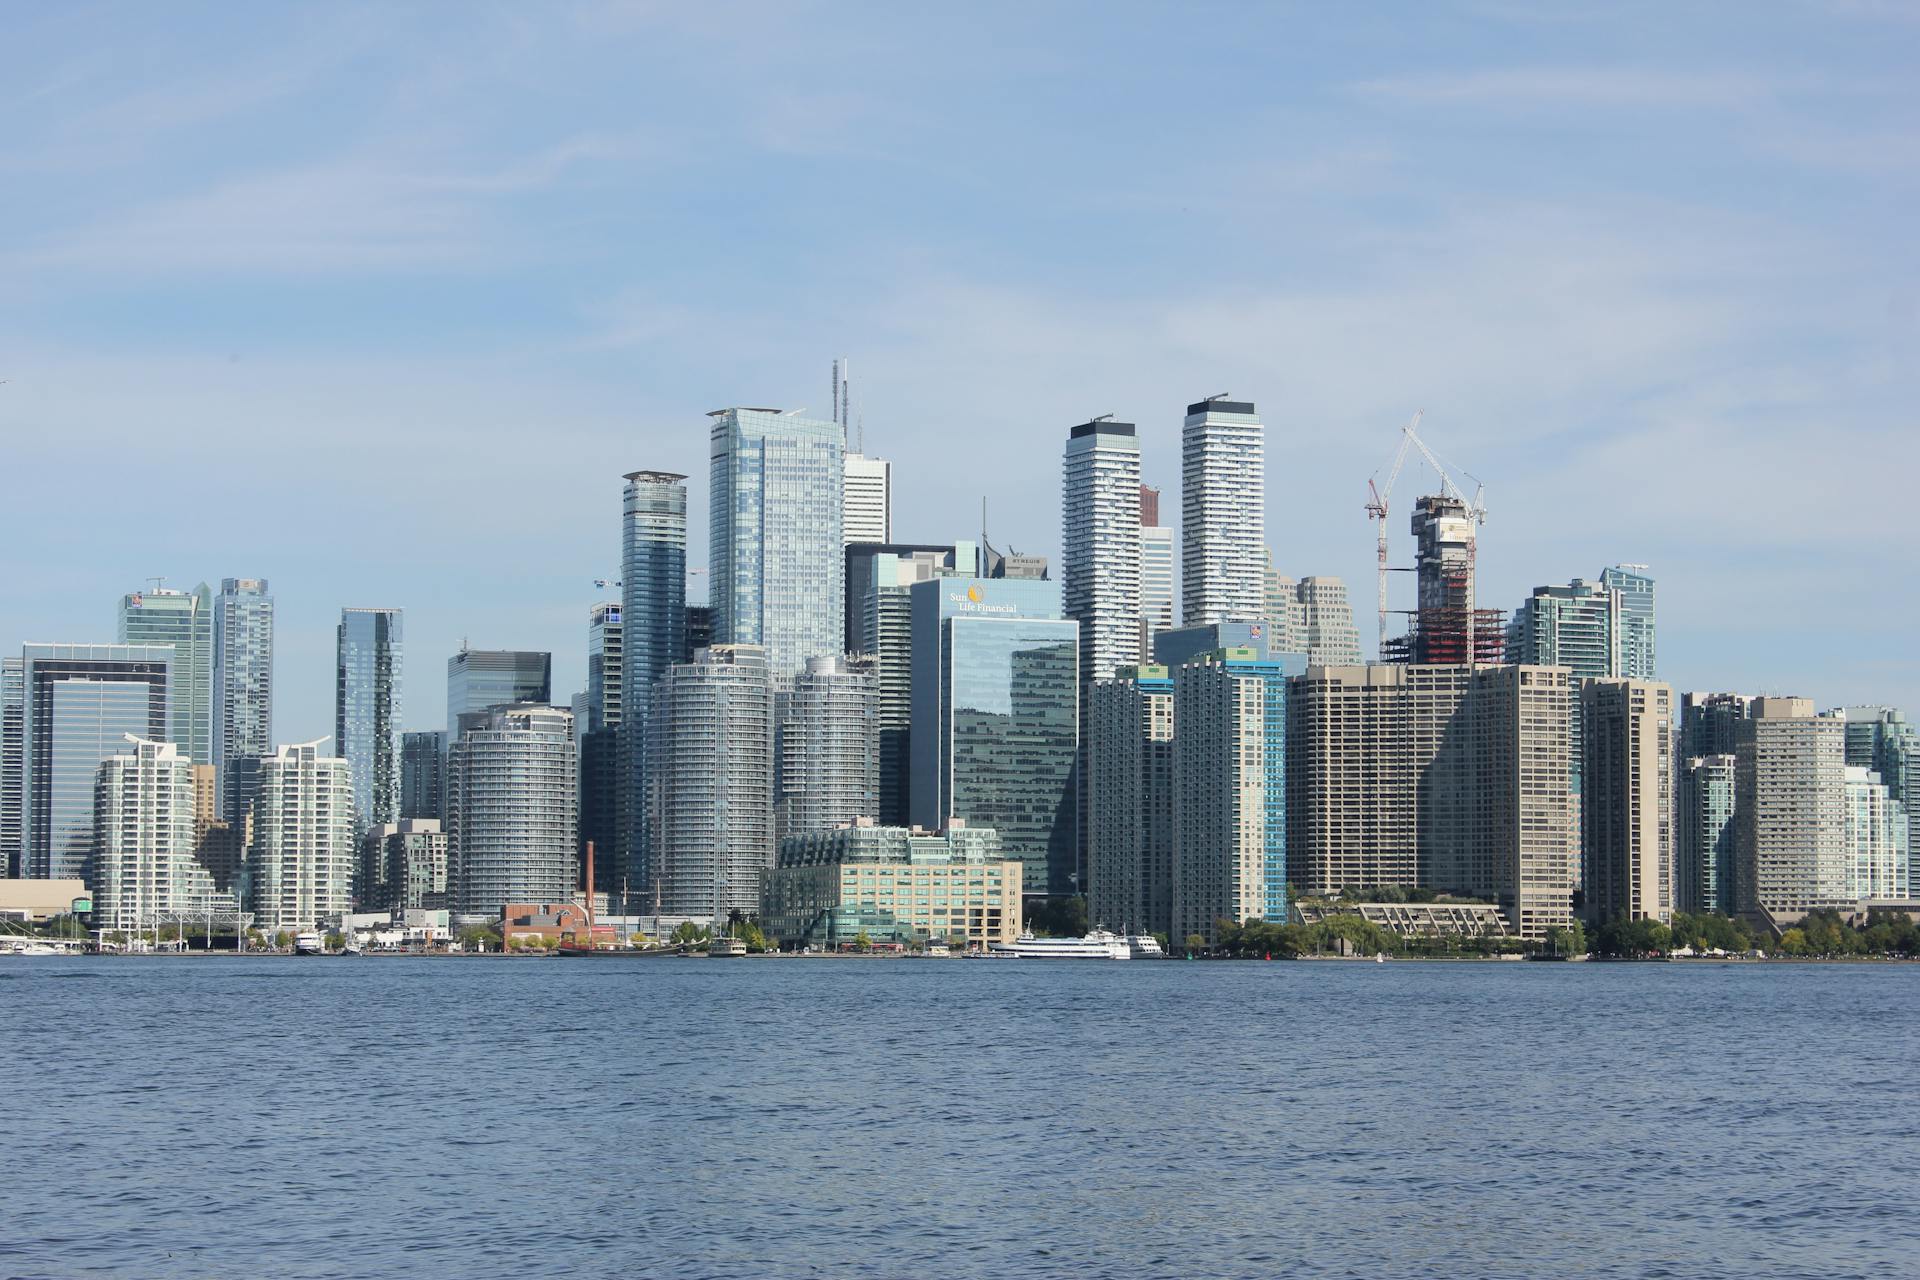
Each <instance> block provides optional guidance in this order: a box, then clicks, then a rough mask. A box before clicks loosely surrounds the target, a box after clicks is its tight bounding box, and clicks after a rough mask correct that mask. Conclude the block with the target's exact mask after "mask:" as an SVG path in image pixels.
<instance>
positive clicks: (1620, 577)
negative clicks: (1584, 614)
mask: <svg viewBox="0 0 1920 1280" xmlns="http://www.w3.org/2000/svg"><path fill="white" fill-rule="evenodd" d="M1600 585H1601V586H1603V587H1609V588H1611V589H1612V590H1614V591H1617V592H1619V593H1620V670H1619V671H1617V672H1615V674H1616V675H1620V676H1625V677H1626V678H1628V679H1630V680H1656V679H1658V678H1659V677H1658V676H1656V675H1655V674H1654V667H1655V666H1656V662H1655V658H1656V657H1657V654H1656V651H1655V645H1654V620H1653V595H1654V591H1653V575H1652V574H1651V573H1649V572H1647V566H1646V565H1643V564H1617V565H1614V566H1613V567H1612V568H1611V569H1605V570H1602V571H1601V574H1600Z"/></svg>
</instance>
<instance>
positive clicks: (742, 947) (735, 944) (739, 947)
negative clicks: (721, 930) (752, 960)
mask: <svg viewBox="0 0 1920 1280" xmlns="http://www.w3.org/2000/svg"><path fill="white" fill-rule="evenodd" d="M745 954H747V944H746V940H745V939H743V938H715V939H714V940H713V941H711V942H709V943H708V944H707V957H708V958H709V959H713V960H717V959H719V958H720V957H722V956H743V955H745Z"/></svg>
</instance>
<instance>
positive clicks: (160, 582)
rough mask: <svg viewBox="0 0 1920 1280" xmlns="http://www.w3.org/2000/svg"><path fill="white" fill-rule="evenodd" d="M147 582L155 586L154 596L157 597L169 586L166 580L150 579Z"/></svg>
mask: <svg viewBox="0 0 1920 1280" xmlns="http://www.w3.org/2000/svg"><path fill="white" fill-rule="evenodd" d="M147 581H148V582H151V583H152V584H153V594H155V595H159V594H160V592H161V591H162V589H164V588H165V587H166V585H167V580H166V579H165V578H148V579H147Z"/></svg>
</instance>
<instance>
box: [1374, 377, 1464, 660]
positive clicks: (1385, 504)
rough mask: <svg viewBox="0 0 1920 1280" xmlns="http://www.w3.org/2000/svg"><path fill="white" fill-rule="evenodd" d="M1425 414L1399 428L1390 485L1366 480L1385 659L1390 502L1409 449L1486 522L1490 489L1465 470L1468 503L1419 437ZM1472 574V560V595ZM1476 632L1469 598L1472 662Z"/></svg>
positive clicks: (1448, 493)
mask: <svg viewBox="0 0 1920 1280" xmlns="http://www.w3.org/2000/svg"><path fill="white" fill-rule="evenodd" d="M1425 414H1426V410H1425V409H1420V410H1416V411H1415V413H1414V415H1413V417H1412V419H1410V420H1409V421H1408V423H1407V425H1406V426H1404V427H1402V428H1400V448H1399V449H1398V450H1396V451H1395V453H1394V455H1393V465H1392V466H1391V467H1390V468H1388V470H1387V483H1386V484H1385V485H1383V486H1376V485H1375V484H1374V482H1373V477H1372V476H1369V477H1368V478H1367V495H1368V496H1367V515H1368V516H1369V517H1370V518H1372V519H1375V520H1378V521H1379V522H1380V529H1379V537H1378V542H1377V546H1376V555H1377V558H1378V575H1379V609H1380V653H1381V655H1382V657H1383V658H1384V656H1385V654H1386V649H1387V572H1388V569H1387V516H1388V514H1389V512H1390V507H1389V499H1390V498H1391V497H1392V496H1393V483H1394V481H1396V480H1398V479H1399V478H1400V470H1401V468H1402V467H1403V466H1405V465H1406V461H1407V450H1408V448H1409V447H1411V448H1414V449H1418V450H1419V451H1420V456H1421V457H1422V458H1424V459H1425V460H1426V463H1427V465H1428V466H1430V467H1432V468H1433V470H1434V474H1436V475H1438V476H1439V477H1440V494H1441V496H1442V497H1449V498H1453V499H1454V500H1456V501H1457V502H1459V503H1460V505H1461V506H1463V507H1465V508H1467V515H1468V516H1469V517H1470V518H1471V519H1472V520H1473V522H1474V523H1475V524H1485V523H1486V522H1487V503H1486V492H1487V487H1486V486H1485V485H1484V484H1481V483H1480V482H1479V480H1477V479H1475V477H1473V476H1472V475H1470V474H1469V473H1467V472H1465V471H1462V472H1461V473H1460V474H1461V475H1464V476H1466V477H1467V478H1468V479H1469V480H1473V482H1474V486H1475V487H1474V494H1473V498H1472V499H1471V500H1469V499H1468V498H1467V495H1466V494H1465V493H1464V492H1462V491H1461V488H1460V486H1459V485H1457V484H1455V483H1454V480H1453V476H1452V475H1451V474H1449V473H1448V471H1447V468H1446V466H1445V465H1444V464H1443V463H1442V462H1441V461H1440V459H1439V457H1438V456H1437V455H1436V454H1435V453H1434V452H1433V450H1432V449H1430V448H1428V447H1427V442H1426V441H1425V440H1422V439H1421V438H1420V419H1421V418H1422V417H1424V416H1425ZM1374 474H1375V475H1378V474H1379V473H1378V472H1375V473H1374ZM1468 554H1469V556H1471V555H1472V554H1473V549H1472V548H1471V547H1470V549H1469V552H1468ZM1473 572H1474V565H1473V562H1472V560H1471V559H1469V561H1468V564H1467V580H1468V583H1469V586H1468V591H1469V593H1471V591H1472V586H1471V584H1472V581H1473ZM1473 631H1474V619H1473V603H1472V601H1471V599H1469V602H1468V605H1467V647H1468V650H1469V655H1470V656H1469V661H1471V660H1472V659H1471V652H1472V647H1473V643H1474V637H1473Z"/></svg>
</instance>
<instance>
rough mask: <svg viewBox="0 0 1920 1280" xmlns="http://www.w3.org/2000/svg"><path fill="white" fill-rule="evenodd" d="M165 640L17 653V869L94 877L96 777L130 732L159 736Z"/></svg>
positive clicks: (167, 654)
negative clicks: (21, 849) (20, 855)
mask: <svg viewBox="0 0 1920 1280" xmlns="http://www.w3.org/2000/svg"><path fill="white" fill-rule="evenodd" d="M173 656H174V651H173V649H172V647H171V646H168V645H125V644H92V645H89V644H30V645H27V646H26V648H25V651H24V653H23V654H22V657H23V659H24V670H23V673H22V678H23V683H24V695H25V714H24V720H23V725H22V734H23V765H24V770H23V772H24V780H23V789H24V799H25V804H24V806H23V817H24V827H25V831H24V838H25V845H26V849H25V857H24V862H23V866H22V874H24V875H26V876H30V877H35V878H39V879H55V880H59V879H81V880H89V881H90V878H91V870H92V862H93V834H94V833H93V813H94V783H95V781H96V779H97V778H98V777H99V771H100V763H101V762H102V761H103V760H107V759H110V758H112V757H113V756H116V755H119V754H121V753H122V752H124V751H125V750H126V749H127V736H128V735H129V734H131V735H132V736H134V737H136V738H148V739H153V740H156V741H165V740H166V735H167V732H168V723H169V717H168V708H169V703H168V693H169V690H168V677H169V674H170V671H169V668H170V664H171V663H172V661H173Z"/></svg>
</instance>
